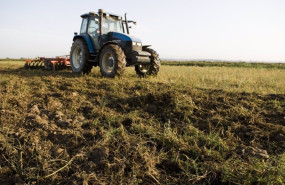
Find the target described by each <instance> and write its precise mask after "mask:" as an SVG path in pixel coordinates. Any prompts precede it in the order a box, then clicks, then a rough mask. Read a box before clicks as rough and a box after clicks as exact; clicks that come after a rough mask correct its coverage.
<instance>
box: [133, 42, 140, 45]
mask: <svg viewBox="0 0 285 185" xmlns="http://www.w3.org/2000/svg"><path fill="white" fill-rule="evenodd" d="M133 46H142V43H141V42H133Z"/></svg>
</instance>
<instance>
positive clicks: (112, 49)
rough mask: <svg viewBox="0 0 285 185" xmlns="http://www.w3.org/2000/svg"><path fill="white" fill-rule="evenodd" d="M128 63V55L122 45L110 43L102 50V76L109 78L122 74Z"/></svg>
mask: <svg viewBox="0 0 285 185" xmlns="http://www.w3.org/2000/svg"><path fill="white" fill-rule="evenodd" d="M126 64H127V62H126V55H125V53H124V51H123V50H122V48H121V47H120V46H118V45H114V44H109V45H107V46H105V47H104V48H103V50H102V51H101V54H100V59H99V66H100V71H101V74H102V76H105V77H109V78H114V77H115V76H122V75H123V74H124V71H125V69H126Z"/></svg>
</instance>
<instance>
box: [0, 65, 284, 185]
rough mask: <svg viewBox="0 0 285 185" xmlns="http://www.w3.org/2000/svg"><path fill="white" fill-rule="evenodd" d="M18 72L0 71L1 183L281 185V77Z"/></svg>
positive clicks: (234, 71)
mask: <svg viewBox="0 0 285 185" xmlns="http://www.w3.org/2000/svg"><path fill="white" fill-rule="evenodd" d="M22 64H23V63H22V62H0V122H1V124H0V182H1V183H2V184H5V183H6V184H9V183H10V184H13V183H29V184H35V183H38V184H284V183H285V151H284V149H285V113H284V112H285V111H284V109H285V81H284V79H285V73H284V69H283V68H280V67H279V68H274V67H260V68H259V67H225V66H213V67H210V66H203V67H199V66H168V65H163V66H162V69H161V72H160V73H159V75H158V76H157V77H156V78H146V79H141V78H138V77H137V76H136V75H135V72H134V69H133V68H128V69H127V71H126V74H125V75H124V77H122V78H116V79H106V78H102V77H101V76H100V74H99V70H98V69H93V71H92V73H91V74H90V75H88V76H86V75H85V76H78V75H75V74H72V73H71V71H68V70H66V71H59V72H53V71H42V70H34V71H32V70H24V69H22V68H21V67H22ZM272 65H274V64H272Z"/></svg>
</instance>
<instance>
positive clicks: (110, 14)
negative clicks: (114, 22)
mask: <svg viewBox="0 0 285 185" xmlns="http://www.w3.org/2000/svg"><path fill="white" fill-rule="evenodd" d="M103 14H104V15H109V16H112V17H117V18H122V17H121V16H119V15H116V14H113V13H108V12H103ZM94 15H97V16H99V14H98V13H97V12H89V13H85V14H83V15H81V16H80V17H81V18H86V17H90V16H94Z"/></svg>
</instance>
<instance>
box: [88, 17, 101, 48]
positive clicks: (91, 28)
mask: <svg viewBox="0 0 285 185" xmlns="http://www.w3.org/2000/svg"><path fill="white" fill-rule="evenodd" d="M88 35H89V36H90V37H91V39H92V41H93V44H94V47H95V49H96V50H99V49H100V46H99V17H98V16H92V17H90V18H89V24H88Z"/></svg>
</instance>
